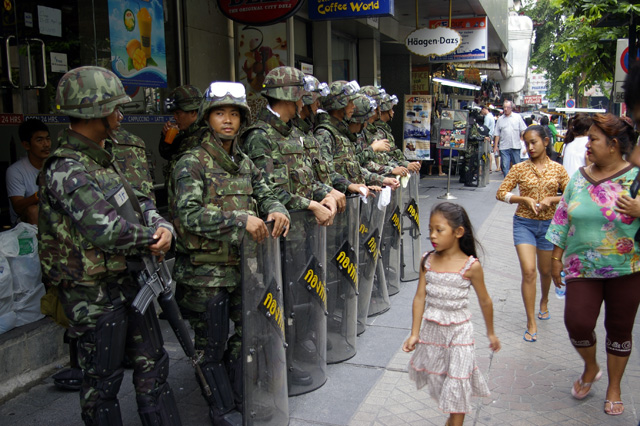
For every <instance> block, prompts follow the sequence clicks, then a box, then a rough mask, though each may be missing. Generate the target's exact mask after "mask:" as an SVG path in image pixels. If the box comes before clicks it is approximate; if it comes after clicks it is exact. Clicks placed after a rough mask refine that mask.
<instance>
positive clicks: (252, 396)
mask: <svg viewBox="0 0 640 426" xmlns="http://www.w3.org/2000/svg"><path fill="white" fill-rule="evenodd" d="M268 228H269V234H271V232H272V230H273V224H272V223H270V224H268ZM241 251H242V263H241V269H242V358H243V364H242V366H243V377H244V380H243V387H244V389H243V395H244V396H243V401H244V402H243V423H244V425H245V426H280V425H286V424H288V423H289V400H288V396H287V363H286V355H285V340H284V334H285V333H284V324H285V317H284V304H283V294H282V274H281V269H280V262H279V261H278V260H279V259H280V243H279V239H273V238H271V237H269V238H267V239H266V240H265V241H263V242H262V243H260V244H257V243H256V242H255V241H253V240H252V239H251V238H249V237H248V236H247V238H245V239H244V240H243V242H242V248H241Z"/></svg>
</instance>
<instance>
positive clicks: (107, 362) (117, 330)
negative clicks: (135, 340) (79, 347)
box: [81, 306, 127, 376]
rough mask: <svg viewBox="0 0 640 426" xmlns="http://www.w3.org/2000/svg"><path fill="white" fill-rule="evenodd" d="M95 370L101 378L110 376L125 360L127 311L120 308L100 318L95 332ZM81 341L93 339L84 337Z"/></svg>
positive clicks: (122, 307)
mask: <svg viewBox="0 0 640 426" xmlns="http://www.w3.org/2000/svg"><path fill="white" fill-rule="evenodd" d="M93 338H94V339H95V368H96V373H97V374H98V375H99V376H104V375H109V374H111V372H113V371H115V370H118V369H119V368H120V365H121V364H122V360H123V359H124V349H125V344H126V338H127V311H126V309H125V308H124V306H118V307H117V308H116V309H114V310H113V311H111V312H107V313H106V314H104V315H101V316H100V318H98V322H97V323H96V329H95V331H94V336H93ZM81 339H83V340H85V341H86V339H91V336H86V337H85V335H83V336H82V337H81Z"/></svg>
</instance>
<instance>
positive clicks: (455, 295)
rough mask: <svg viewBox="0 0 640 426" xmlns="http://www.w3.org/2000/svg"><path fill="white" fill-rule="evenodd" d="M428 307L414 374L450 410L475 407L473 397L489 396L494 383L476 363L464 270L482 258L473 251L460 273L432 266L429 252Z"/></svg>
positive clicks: (468, 283) (411, 369)
mask: <svg viewBox="0 0 640 426" xmlns="http://www.w3.org/2000/svg"><path fill="white" fill-rule="evenodd" d="M426 256H427V257H426V260H425V261H424V263H423V264H424V265H425V269H426V279H427V297H426V306H425V310H424V315H423V317H422V318H423V321H422V328H421V329H420V341H419V342H418V344H417V345H416V349H415V352H414V354H413V356H412V357H411V361H410V362H409V367H408V370H409V378H411V380H413V381H415V382H416V386H417V387H418V389H421V388H422V387H424V386H427V389H428V390H429V394H430V395H431V397H432V398H433V399H435V400H436V401H438V407H439V408H440V409H441V410H442V411H444V412H445V413H469V412H471V397H472V396H489V393H490V392H489V387H488V386H487V382H486V381H485V379H484V377H483V376H482V373H481V372H480V370H479V369H478V366H477V365H476V359H475V352H474V340H473V325H472V324H471V312H469V309H468V308H467V306H468V304H469V298H468V295H469V287H470V286H471V281H469V280H468V279H465V278H464V274H465V273H466V272H467V271H468V270H469V268H470V267H471V265H473V263H474V262H476V261H477V259H476V258H474V257H473V256H469V259H468V260H467V262H466V263H465V265H464V266H463V268H462V269H461V270H460V271H458V272H435V271H432V270H431V268H430V266H431V264H430V260H429V258H430V257H431V256H429V255H428V254H427V255H426Z"/></svg>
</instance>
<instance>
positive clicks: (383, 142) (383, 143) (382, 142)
mask: <svg viewBox="0 0 640 426" xmlns="http://www.w3.org/2000/svg"><path fill="white" fill-rule="evenodd" d="M371 149H373V150H374V151H375V152H383V151H389V150H390V149H391V144H390V143H389V139H378V140H375V141H373V142H372V143H371Z"/></svg>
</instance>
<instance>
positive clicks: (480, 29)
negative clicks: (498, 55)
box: [429, 16, 489, 62]
mask: <svg viewBox="0 0 640 426" xmlns="http://www.w3.org/2000/svg"><path fill="white" fill-rule="evenodd" d="M443 27H444V28H448V27H449V20H448V19H434V20H431V21H429V28H443ZM450 28H452V29H454V30H456V31H458V32H459V33H460V37H461V42H460V47H458V48H457V49H456V51H455V52H452V53H450V54H447V55H444V56H440V57H438V58H431V60H430V62H466V61H486V60H487V59H488V58H489V53H488V49H487V48H488V31H487V17H486V16H482V17H479V18H456V19H452V20H451V26H450Z"/></svg>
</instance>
